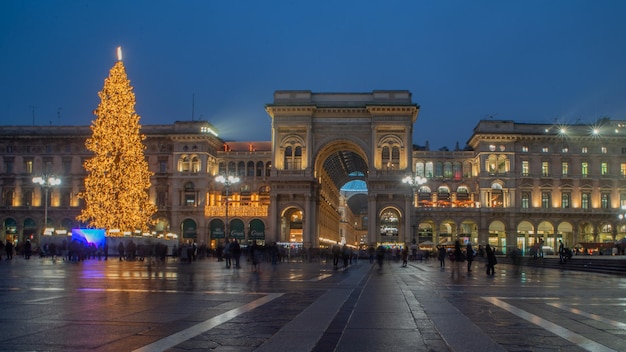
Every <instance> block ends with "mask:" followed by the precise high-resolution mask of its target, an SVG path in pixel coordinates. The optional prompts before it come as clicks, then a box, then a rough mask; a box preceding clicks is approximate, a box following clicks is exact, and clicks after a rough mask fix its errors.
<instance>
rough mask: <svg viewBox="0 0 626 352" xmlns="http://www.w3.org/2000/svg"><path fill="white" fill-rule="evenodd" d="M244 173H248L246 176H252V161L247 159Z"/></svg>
mask: <svg viewBox="0 0 626 352" xmlns="http://www.w3.org/2000/svg"><path fill="white" fill-rule="evenodd" d="M246 175H248V177H254V161H248V167H247V170H246Z"/></svg>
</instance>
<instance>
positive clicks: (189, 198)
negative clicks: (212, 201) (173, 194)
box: [185, 194, 196, 207]
mask: <svg viewBox="0 0 626 352" xmlns="http://www.w3.org/2000/svg"><path fill="white" fill-rule="evenodd" d="M185 206H188V207H194V206H196V195H195V194H185Z"/></svg>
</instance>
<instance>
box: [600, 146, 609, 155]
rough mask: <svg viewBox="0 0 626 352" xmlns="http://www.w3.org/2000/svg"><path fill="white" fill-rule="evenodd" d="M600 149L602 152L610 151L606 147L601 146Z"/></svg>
mask: <svg viewBox="0 0 626 352" xmlns="http://www.w3.org/2000/svg"><path fill="white" fill-rule="evenodd" d="M600 151H601V152H602V154H606V153H607V152H608V149H607V148H606V147H602V148H600Z"/></svg>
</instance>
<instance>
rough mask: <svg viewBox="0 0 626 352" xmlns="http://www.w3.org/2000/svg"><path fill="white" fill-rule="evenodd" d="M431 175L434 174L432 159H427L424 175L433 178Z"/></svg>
mask: <svg viewBox="0 0 626 352" xmlns="http://www.w3.org/2000/svg"><path fill="white" fill-rule="evenodd" d="M433 176H435V172H434V165H433V162H432V161H429V162H427V163H426V175H425V176H424V177H426V178H433Z"/></svg>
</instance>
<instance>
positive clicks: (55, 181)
mask: <svg viewBox="0 0 626 352" xmlns="http://www.w3.org/2000/svg"><path fill="white" fill-rule="evenodd" d="M33 183H36V184H38V185H40V186H41V187H42V188H43V189H44V193H45V199H44V204H43V209H44V210H43V231H44V232H45V231H46V227H47V226H48V190H49V189H50V187H54V186H58V185H60V184H61V179H60V178H56V177H54V176H47V175H44V176H37V177H33ZM37 245H39V246H40V245H41V233H39V234H37Z"/></svg>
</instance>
